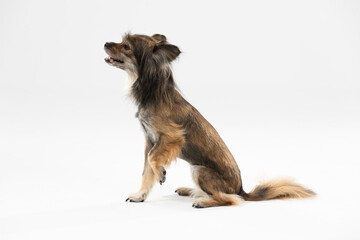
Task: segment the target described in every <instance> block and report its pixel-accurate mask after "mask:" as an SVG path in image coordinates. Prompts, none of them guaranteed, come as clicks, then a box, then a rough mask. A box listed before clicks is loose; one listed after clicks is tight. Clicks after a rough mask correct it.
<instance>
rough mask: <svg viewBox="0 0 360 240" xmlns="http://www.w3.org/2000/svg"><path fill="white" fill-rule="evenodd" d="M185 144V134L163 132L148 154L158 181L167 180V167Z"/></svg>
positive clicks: (161, 182)
mask: <svg viewBox="0 0 360 240" xmlns="http://www.w3.org/2000/svg"><path fill="white" fill-rule="evenodd" d="M183 145H184V138H183V136H182V135H181V136H171V135H170V136H169V135H166V134H161V135H160V136H159V138H158V141H157V142H156V144H155V145H154V147H153V148H152V149H151V150H150V152H149V154H148V161H149V164H150V166H151V168H152V170H153V173H154V175H155V179H156V181H159V182H160V184H163V183H164V182H165V180H166V170H165V168H166V167H168V166H169V165H170V163H171V162H172V161H173V160H175V159H176V158H177V157H178V156H179V153H180V151H181V149H182V147H183Z"/></svg>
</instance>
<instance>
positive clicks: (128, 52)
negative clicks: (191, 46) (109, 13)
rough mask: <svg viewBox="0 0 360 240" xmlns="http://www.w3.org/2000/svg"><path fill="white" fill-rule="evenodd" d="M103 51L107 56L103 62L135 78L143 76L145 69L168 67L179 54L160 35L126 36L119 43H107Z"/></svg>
mask: <svg viewBox="0 0 360 240" xmlns="http://www.w3.org/2000/svg"><path fill="white" fill-rule="evenodd" d="M104 49H105V52H106V53H107V54H108V55H109V56H108V57H107V58H105V62H107V63H108V64H110V65H112V66H114V67H118V68H120V69H122V70H125V71H127V72H128V73H135V74H136V75H137V76H140V75H141V74H143V72H144V71H146V68H155V69H159V68H161V67H163V66H164V65H169V63H170V62H171V61H173V60H174V59H176V58H177V56H179V54H180V50H179V48H178V47H176V46H174V45H172V44H169V43H168V42H167V40H166V37H165V36H164V35H161V34H155V35H152V36H146V35H137V34H134V35H131V34H126V35H125V36H124V37H123V40H122V42H121V43H114V42H107V43H105V45H104ZM153 71H154V70H153ZM153 71H151V72H153ZM155 71H156V70H155ZM155 71H154V72H155Z"/></svg>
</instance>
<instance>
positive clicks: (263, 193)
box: [239, 179, 316, 201]
mask: <svg viewBox="0 0 360 240" xmlns="http://www.w3.org/2000/svg"><path fill="white" fill-rule="evenodd" d="M239 195H240V196H242V197H243V198H244V199H245V200H246V201H263V200H271V199H288V198H309V197H314V196H315V195H316V193H315V192H313V191H312V190H310V189H307V188H306V187H304V186H302V185H300V184H298V183H296V182H294V181H293V180H291V179H275V180H270V181H268V182H264V183H262V184H260V185H258V186H256V187H255V188H254V189H253V190H252V191H251V192H249V193H246V192H244V191H243V190H242V191H241V192H240V194H239Z"/></svg>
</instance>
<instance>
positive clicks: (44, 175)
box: [0, 119, 360, 240]
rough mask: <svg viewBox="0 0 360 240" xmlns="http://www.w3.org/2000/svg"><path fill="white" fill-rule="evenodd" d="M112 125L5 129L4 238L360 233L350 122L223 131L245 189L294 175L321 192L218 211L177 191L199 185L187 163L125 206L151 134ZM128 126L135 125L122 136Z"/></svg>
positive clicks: (0, 209) (0, 210)
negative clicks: (198, 204) (322, 127)
mask: <svg viewBox="0 0 360 240" xmlns="http://www.w3.org/2000/svg"><path fill="white" fill-rule="evenodd" d="M118 120H119V121H120V122H121V119H118ZM85 126H86V124H85ZM111 127H112V126H107V127H101V126H97V125H91V126H88V127H84V126H83V127H76V126H75V127H74V126H67V128H68V130H69V131H70V132H72V134H70V133H69V132H66V129H57V130H50V129H49V128H48V127H47V126H37V127H34V128H32V129H36V134H31V133H29V132H27V131H33V130H29V129H27V130H24V129H22V130H21V131H23V132H22V134H20V130H15V128H14V127H12V130H13V131H12V132H11V133H10V131H9V132H5V136H6V137H4V139H8V142H3V143H2V146H5V149H2V156H1V157H2V159H6V160H5V161H2V163H1V165H2V166H1V169H0V171H1V182H0V192H1V198H0V226H1V228H0V236H1V239H4V240H8V239H119V238H120V239H122V238H125V237H127V238H129V237H131V238H135V239H140V238H143V237H149V238H150V239H155V238H158V237H170V238H172V239H181V238H183V237H184V236H196V237H201V238H210V239H215V238H216V237H239V238H240V237H244V238H248V239H263V238H267V239H289V238H290V239H359V237H360V233H359V231H358V229H357V227H356V226H358V223H359V205H358V202H357V201H358V197H359V189H358V188H357V183H358V182H359V180H360V177H359V174H358V167H356V166H358V163H357V159H358V157H359V152H358V149H357V148H355V147H354V145H352V144H355V145H356V144H359V139H358V138H357V136H358V132H354V133H352V131H350V130H351V129H348V128H347V127H346V126H344V127H342V128H341V129H338V128H337V129H336V130H334V129H330V128H329V129H327V130H326V131H325V132H319V131H310V132H306V131H303V132H300V131H297V130H296V131H294V129H285V128H278V129H276V130H272V129H270V130H269V129H268V130H266V129H258V130H256V129H255V128H252V127H249V125H248V128H249V129H248V130H247V131H246V130H244V129H245V128H244V127H241V126H238V128H236V126H231V127H233V128H228V127H225V128H224V129H222V131H220V132H221V133H222V135H223V137H224V139H225V141H226V142H229V144H228V145H229V147H230V149H232V150H233V151H232V152H233V154H234V156H235V157H236V158H237V159H238V160H237V161H238V163H239V165H240V169H241V170H242V176H243V182H244V187H245V190H247V191H249V190H250V189H251V188H252V187H253V186H254V185H255V184H256V183H257V182H258V181H259V180H261V179H264V178H265V179H266V178H271V177H276V176H292V177H294V178H296V179H297V180H298V181H299V182H301V183H303V184H304V185H306V186H308V187H310V188H312V189H313V190H315V191H316V192H317V193H318V196H317V197H316V198H315V199H311V200H287V201H268V202H244V203H243V204H242V205H241V206H236V207H219V208H212V209H193V208H192V207H191V204H192V200H191V199H189V198H187V197H180V196H177V195H176V194H175V193H174V190H175V189H176V187H179V186H192V182H191V177H190V171H189V170H188V165H187V163H185V162H184V161H182V160H178V161H177V163H175V164H173V165H172V166H171V167H170V169H169V170H168V178H167V182H166V183H165V184H164V185H162V186H160V185H156V186H155V188H154V190H153V192H152V194H151V195H150V197H149V198H148V200H147V201H146V202H144V203H129V202H125V199H126V197H127V194H128V193H130V192H133V191H136V190H137V188H138V186H139V184H140V180H141V171H142V164H143V162H142V161H143V160H142V147H143V146H142V145H143V139H142V136H141V131H140V129H139V127H138V126H137V123H136V121H135V119H134V125H131V126H129V127H126V126H117V127H116V126H115V125H114V126H113V127H114V129H112V130H113V132H114V134H113V135H111V134H110V132H111ZM85 128H87V129H88V130H89V131H88V132H87V131H82V130H84V129H85ZM120 128H123V129H124V130H125V128H133V129H131V130H129V131H128V132H124V133H123V134H120ZM274 128H275V127H274ZM94 129H97V130H94ZM101 129H102V130H103V132H101V131H100V130H101ZM220 130H221V129H220ZM24 131H25V132H24ZM241 131H242V134H241V135H239V134H236V133H237V132H241ZM252 131H253V132H252ZM357 131H358V130H357ZM234 133H235V134H234ZM259 134H260V135H262V136H263V137H262V138H258V137H259ZM233 135H234V137H233ZM305 135H307V136H308V138H307V139H305V138H304V136H305ZM329 135H331V136H332V137H331V138H329ZM3 136H4V135H3ZM20 136H21V137H20ZM60 137H61V138H60ZM105 137H107V138H105ZM15 138H16V139H15ZM267 138H271V140H270V139H267ZM14 141H15V142H16V143H17V145H16V144H14ZM16 146H18V147H19V148H18V147H16ZM237 146H238V147H237Z"/></svg>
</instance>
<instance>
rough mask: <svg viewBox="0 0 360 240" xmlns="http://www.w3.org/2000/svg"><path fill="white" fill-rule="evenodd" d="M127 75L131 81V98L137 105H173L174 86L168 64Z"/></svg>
mask: <svg viewBox="0 0 360 240" xmlns="http://www.w3.org/2000/svg"><path fill="white" fill-rule="evenodd" d="M128 75H129V78H130V79H131V80H130V84H131V96H132V97H133V98H134V100H135V102H136V103H137V105H139V106H141V107H145V106H148V105H154V106H158V105H162V104H166V105H170V106H171V105H172V104H173V103H174V95H175V91H176V90H175V89H176V85H175V82H174V78H173V75H172V71H171V68H170V65H169V64H166V65H163V66H160V67H159V66H156V65H155V66H152V67H151V69H143V71H140V73H139V74H134V73H132V74H128ZM135 78H136V79H135ZM134 79H135V80H134Z"/></svg>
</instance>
